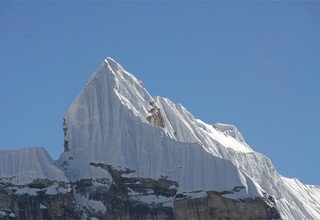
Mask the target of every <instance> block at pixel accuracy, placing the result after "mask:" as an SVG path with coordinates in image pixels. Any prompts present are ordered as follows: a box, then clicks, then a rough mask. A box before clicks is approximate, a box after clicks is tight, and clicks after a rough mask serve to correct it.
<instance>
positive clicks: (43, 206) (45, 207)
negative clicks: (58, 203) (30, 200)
mask: <svg viewBox="0 0 320 220" xmlns="http://www.w3.org/2000/svg"><path fill="white" fill-rule="evenodd" d="M47 208H48V207H47V206H45V205H43V204H42V203H40V209H47Z"/></svg>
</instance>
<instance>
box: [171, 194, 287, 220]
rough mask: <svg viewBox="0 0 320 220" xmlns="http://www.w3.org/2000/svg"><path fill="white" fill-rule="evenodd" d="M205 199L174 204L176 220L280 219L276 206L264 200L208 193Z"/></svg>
mask: <svg viewBox="0 0 320 220" xmlns="http://www.w3.org/2000/svg"><path fill="white" fill-rule="evenodd" d="M207 194H208V196H207V197H204V198H196V199H190V198H185V199H181V200H176V201H175V203H174V215H175V218H176V219H190V220H192V219H197V220H200V219H203V220H204V219H229V220H233V219H235V220H250V219H252V220H253V219H280V218H281V216H280V214H279V212H278V211H277V210H276V208H274V206H269V205H268V203H267V202H266V201H264V200H263V199H262V198H255V199H243V200H234V199H229V198H226V197H223V196H221V195H219V193H217V192H207Z"/></svg>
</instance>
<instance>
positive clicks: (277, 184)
mask: <svg viewBox="0 0 320 220" xmlns="http://www.w3.org/2000/svg"><path fill="white" fill-rule="evenodd" d="M154 106H157V107H158V108H159V111H160V114H161V117H162V119H163V125H164V126H163V127H157V126H153V125H150V124H149V123H148V121H147V117H148V116H150V113H149V110H150V109H151V108H153V107H154ZM65 119H66V125H65V126H66V127H67V133H66V137H65V138H66V140H68V142H69V148H70V150H69V151H68V152H65V153H63V154H62V155H61V156H60V158H59V160H58V161H57V164H58V166H56V165H55V164H54V162H53V161H52V159H51V158H50V156H49V155H48V154H47V152H46V151H45V150H44V149H43V148H28V149H22V150H19V151H0V177H1V178H0V181H2V182H11V183H13V184H16V185H25V184H28V183H30V182H32V181H33V180H34V179H37V178H40V179H50V180H55V181H76V180H80V179H88V178H92V179H93V180H98V179H105V180H107V183H106V184H102V185H104V186H108V185H109V184H110V182H111V180H112V177H111V176H110V174H109V173H108V172H107V171H106V170H104V169H102V168H101V167H95V166H92V165H90V163H92V162H93V163H103V164H107V165H112V166H113V168H116V169H117V170H119V169H120V170H121V169H124V168H130V169H131V170H134V172H133V173H130V174H123V176H126V177H144V178H153V179H160V178H163V177H165V178H168V179H170V180H174V181H177V182H178V183H179V187H178V188H177V190H178V193H184V194H185V195H187V196H190V197H192V198H199V197H203V196H206V193H205V191H226V190H228V191H230V190H232V189H233V188H234V187H238V186H244V188H243V189H242V190H240V191H239V192H233V193H228V194H225V195H223V196H225V197H228V198H233V199H238V198H254V197H256V196H262V195H263V194H264V193H267V195H269V196H272V197H273V198H274V199H275V202H276V205H277V208H278V209H279V211H280V214H281V215H282V217H283V219H290V220H291V219H292V220H295V219H320V187H319V186H312V185H305V184H302V183H301V182H300V181H299V180H297V179H288V178H285V177H283V176H281V175H280V174H279V173H278V172H277V171H276V169H275V168H274V166H273V164H272V162H271V161H270V160H269V159H268V158H267V157H265V156H264V155H262V154H260V153H257V152H255V151H253V150H252V148H251V147H250V146H249V145H248V144H247V143H246V142H245V139H244V138H243V136H242V134H241V133H240V131H239V130H238V129H237V128H236V127H235V126H233V125H229V124H221V123H216V124H213V125H211V124H207V123H205V122H203V121H201V120H200V119H196V118H195V117H194V116H193V115H192V114H191V113H190V112H189V111H188V110H187V109H185V108H184V107H183V106H182V105H181V104H177V103H174V102H172V101H170V100H169V99H167V98H162V97H152V96H151V95H150V94H149V93H148V92H147V91H146V90H145V88H144V87H143V85H142V82H141V81H139V80H138V79H136V78H135V77H134V76H133V75H132V74H131V73H129V72H127V71H126V70H125V69H124V68H123V67H122V66H121V65H120V64H118V63H117V62H116V61H114V60H113V59H112V58H107V59H105V60H104V61H103V63H102V64H101V66H100V67H99V68H98V69H97V70H96V71H95V72H94V73H93V74H92V75H91V77H90V78H89V80H88V81H87V83H86V85H85V88H84V89H83V91H82V92H81V93H80V94H79V96H78V97H77V98H76V100H75V101H74V102H73V103H72V105H71V106H70V108H69V109H68V111H67V113H66V115H65ZM58 167H59V168H58ZM62 170H63V171H62ZM95 185H96V186H99V185H101V183H99V182H98V181H97V182H96V183H95ZM46 190H47V191H46V193H47V194H56V193H65V192H70V190H71V189H70V188H68V189H64V188H57V185H54V184H53V185H52V186H49V187H48V188H47V189H46ZM16 193H17V194H29V195H33V196H34V195H37V193H38V190H37V189H32V188H28V187H24V188H18V190H17V192H16ZM74 196H75V198H76V203H77V205H78V206H79V207H80V208H83V207H87V208H90V209H93V210H95V211H96V212H102V213H105V212H106V207H105V206H104V205H103V204H102V203H101V202H100V201H95V200H91V199H89V198H87V197H85V196H82V195H80V194H78V193H76V192H75V191H74ZM130 196H131V197H132V198H133V199H137V200H139V201H142V202H145V203H148V204H152V203H161V204H163V205H166V206H172V205H173V203H172V201H173V200H172V198H166V197H161V196H159V197H157V196H155V195H153V194H152V192H150V194H148V195H140V194H137V193H136V192H133V191H131V192H130ZM0 215H1V213H0ZM84 218H85V216H84Z"/></svg>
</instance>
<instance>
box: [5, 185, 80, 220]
mask: <svg viewBox="0 0 320 220" xmlns="http://www.w3.org/2000/svg"><path fill="white" fill-rule="evenodd" d="M69 187H70V186H68V184H67V183H65V182H52V181H49V180H40V179H38V180H35V181H33V182H32V183H30V184H28V185H22V186H15V185H13V184H10V183H0V219H24V220H25V219H26V220H28V219H65V220H72V219H79V218H80V216H79V215H78V213H77V212H75V202H74V197H73V195H72V193H71V192H68V191H69ZM59 191H60V192H59Z"/></svg>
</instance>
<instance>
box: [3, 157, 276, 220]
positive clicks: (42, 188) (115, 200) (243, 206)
mask: <svg viewBox="0 0 320 220" xmlns="http://www.w3.org/2000/svg"><path fill="white" fill-rule="evenodd" d="M91 165H92V166H95V167H101V168H102V169H104V170H106V172H108V173H109V174H110V175H111V176H112V181H111V182H110V181H109V180H108V179H95V180H93V179H82V180H80V181H77V182H73V183H70V185H69V184H67V185H66V183H64V182H60V183H56V182H51V181H48V180H34V181H33V182H32V183H30V184H28V185H21V186H15V185H13V184H1V185H0V189H1V190H0V204H1V205H0V219H30V220H31V219H66V220H69V219H70V220H71V219H88V218H97V219H128V220H129V219H159V220H160V219H163V220H165V219H196V220H205V219H230V220H232V219H235V220H236V219H280V215H279V213H278V211H277V210H276V208H275V206H274V205H275V204H272V202H271V201H270V199H262V198H256V199H244V200H234V199H229V198H226V197H223V194H228V193H230V192H220V193H219V192H202V193H204V195H207V196H205V197H200V198H192V197H188V196H186V195H183V194H177V187H178V183H177V182H174V181H171V180H167V179H165V178H162V179H159V180H153V179H148V178H136V177H123V175H125V174H129V173H131V172H132V171H131V170H129V169H126V170H117V169H114V168H113V167H112V166H111V165H106V164H101V163H92V164H91ZM59 187H60V188H63V189H65V190H64V191H63V190H62V191H61V190H60V191H59V190H58V189H59ZM53 190H56V192H52V191H53ZM135 195H138V196H139V197H142V196H145V197H148V196H149V199H150V200H153V202H152V203H148V201H144V202H143V201H139V200H136V198H135V197H134V196H135ZM157 199H158V200H159V199H160V200H162V202H159V201H158V202H156V200H157Z"/></svg>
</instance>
